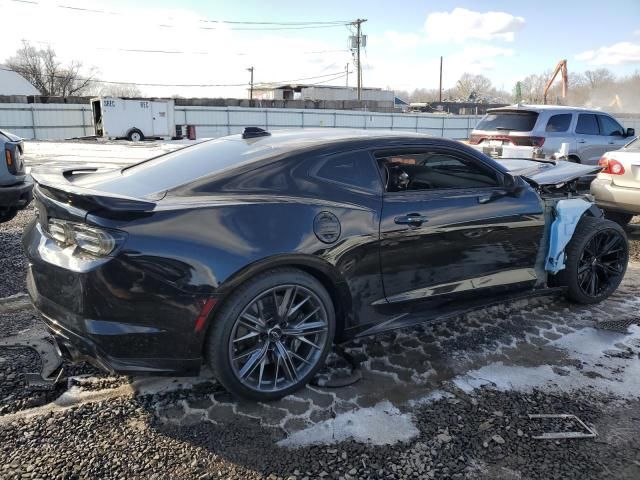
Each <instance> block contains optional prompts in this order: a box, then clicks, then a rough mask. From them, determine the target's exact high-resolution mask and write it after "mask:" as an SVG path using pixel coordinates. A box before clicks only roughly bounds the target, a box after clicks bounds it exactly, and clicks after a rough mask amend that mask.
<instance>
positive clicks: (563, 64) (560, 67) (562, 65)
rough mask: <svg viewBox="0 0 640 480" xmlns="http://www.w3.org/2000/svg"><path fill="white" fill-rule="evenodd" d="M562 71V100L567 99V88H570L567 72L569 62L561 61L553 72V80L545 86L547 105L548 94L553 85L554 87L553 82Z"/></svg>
mask: <svg viewBox="0 0 640 480" xmlns="http://www.w3.org/2000/svg"><path fill="white" fill-rule="evenodd" d="M560 71H562V98H567V88H568V87H569V73H568V71H567V61H566V60H560V61H559V62H558V64H557V65H556V68H555V70H554V71H553V74H552V75H551V78H550V79H549V81H548V82H547V84H546V85H545V86H544V95H543V99H544V104H545V105H546V104H547V93H549V89H550V88H551V85H553V81H554V80H555V79H556V77H557V76H558V73H559V72H560Z"/></svg>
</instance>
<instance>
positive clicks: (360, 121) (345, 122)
mask: <svg viewBox="0 0 640 480" xmlns="http://www.w3.org/2000/svg"><path fill="white" fill-rule="evenodd" d="M365 126H366V120H365V117H364V115H363V114H361V113H356V114H353V113H347V112H339V113H336V127H346V128H365Z"/></svg>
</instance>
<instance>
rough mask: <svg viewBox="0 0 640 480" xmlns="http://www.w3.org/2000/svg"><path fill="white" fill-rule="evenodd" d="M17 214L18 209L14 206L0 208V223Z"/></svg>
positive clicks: (11, 218) (9, 219)
mask: <svg viewBox="0 0 640 480" xmlns="http://www.w3.org/2000/svg"><path fill="white" fill-rule="evenodd" d="M17 214H18V209H17V208H15V207H12V208H7V209H5V210H0V223H4V222H9V221H11V220H13V219H14V218H15V216H16V215H17Z"/></svg>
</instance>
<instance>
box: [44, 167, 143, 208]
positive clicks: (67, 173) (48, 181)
mask: <svg viewBox="0 0 640 480" xmlns="http://www.w3.org/2000/svg"><path fill="white" fill-rule="evenodd" d="M96 170H97V169H94V168H92V169H79V168H71V169H66V170H65V169H38V170H35V171H33V172H32V173H31V177H32V178H33V181H34V182H35V184H36V187H35V189H36V194H37V193H38V192H39V193H40V194H41V195H43V196H46V197H51V198H53V199H54V200H58V201H61V202H64V203H70V204H72V205H77V206H79V207H81V208H84V209H86V210H90V209H91V208H90V207H93V208H94V209H96V208H104V209H106V210H110V211H113V212H151V211H153V210H154V209H155V207H156V203H155V202H152V201H149V200H143V199H140V198H135V197H129V196H125V195H120V194H117V193H110V192H104V191H100V190H92V189H89V188H83V187H78V186H76V185H73V183H71V182H70V181H69V180H68V179H69V178H70V177H71V176H72V175H73V173H74V172H83V171H84V172H87V173H88V172H90V171H96Z"/></svg>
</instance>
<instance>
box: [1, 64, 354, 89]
mask: <svg viewBox="0 0 640 480" xmlns="http://www.w3.org/2000/svg"><path fill="white" fill-rule="evenodd" d="M0 70H4V71H7V72H15V73H18V74H20V71H19V70H15V69H12V68H6V67H0ZM337 74H340V75H344V73H343V72H333V73H327V74H325V75H316V76H313V77H304V78H295V79H292V80H278V81H270V82H258V83H256V85H274V84H286V83H293V82H299V81H301V80H314V79H316V78H327V77H332V76H335V75H337ZM47 77H48V78H62V79H67V78H68V77H66V76H64V75H48V76H47ZM76 80H79V81H86V82H91V83H106V84H109V85H136V86H139V87H202V88H204V87H245V86H247V85H249V84H248V83H227V84H223V83H200V84H186V83H144V82H123V81H114V80H100V79H97V78H96V79H93V78H82V77H78V78H76ZM330 80H331V79H329V81H330Z"/></svg>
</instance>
